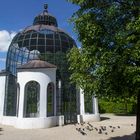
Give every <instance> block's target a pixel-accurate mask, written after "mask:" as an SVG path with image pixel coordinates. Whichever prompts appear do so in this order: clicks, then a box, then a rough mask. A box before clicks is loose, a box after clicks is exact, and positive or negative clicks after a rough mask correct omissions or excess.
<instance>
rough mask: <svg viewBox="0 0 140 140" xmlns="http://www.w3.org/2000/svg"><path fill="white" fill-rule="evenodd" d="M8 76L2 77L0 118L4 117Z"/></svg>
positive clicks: (0, 77) (0, 80)
mask: <svg viewBox="0 0 140 140" xmlns="http://www.w3.org/2000/svg"><path fill="white" fill-rule="evenodd" d="M5 81H6V76H0V117H2V116H3V109H4V97H5Z"/></svg>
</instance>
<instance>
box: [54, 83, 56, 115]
mask: <svg viewBox="0 0 140 140" xmlns="http://www.w3.org/2000/svg"><path fill="white" fill-rule="evenodd" d="M54 116H56V83H54Z"/></svg>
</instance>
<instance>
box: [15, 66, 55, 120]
mask: <svg viewBox="0 0 140 140" xmlns="http://www.w3.org/2000/svg"><path fill="white" fill-rule="evenodd" d="M17 77H18V81H17V82H18V83H19V85H20V101H19V114H18V116H19V117H20V118H22V117H23V109H24V89H25V85H26V84H27V83H28V82H29V81H36V82H38V83H39V84H40V114H39V117H46V115H47V112H46V101H47V96H46V95H47V86H48V84H49V83H50V82H53V83H54V85H56V68H47V69H29V70H23V71H20V70H19V71H18V75H17ZM54 106H56V105H54ZM54 110H55V111H56V109H55V108H54ZM54 114H56V113H55V112H54Z"/></svg>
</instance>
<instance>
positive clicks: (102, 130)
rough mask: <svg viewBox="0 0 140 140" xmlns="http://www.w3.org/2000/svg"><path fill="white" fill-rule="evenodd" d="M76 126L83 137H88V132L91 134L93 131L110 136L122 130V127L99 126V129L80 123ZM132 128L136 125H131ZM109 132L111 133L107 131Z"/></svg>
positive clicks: (89, 124)
mask: <svg viewBox="0 0 140 140" xmlns="http://www.w3.org/2000/svg"><path fill="white" fill-rule="evenodd" d="M74 125H75V126H76V130H77V131H78V132H79V133H81V134H82V135H87V133H86V132H87V131H89V132H91V131H95V132H97V134H105V135H108V133H109V132H111V133H113V132H115V130H117V129H121V127H120V126H112V125H109V126H99V127H94V126H93V125H92V124H91V123H89V122H88V123H85V122H83V123H78V124H74ZM131 126H134V124H131ZM107 130H109V131H107Z"/></svg>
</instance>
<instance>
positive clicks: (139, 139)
mask: <svg viewBox="0 0 140 140" xmlns="http://www.w3.org/2000/svg"><path fill="white" fill-rule="evenodd" d="M135 140H140V94H139V95H138V96H137V121H136V139H135Z"/></svg>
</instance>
